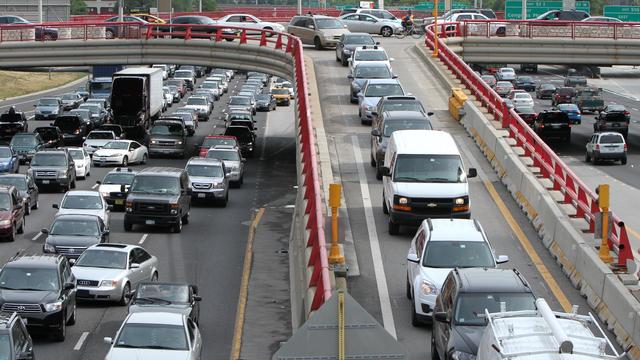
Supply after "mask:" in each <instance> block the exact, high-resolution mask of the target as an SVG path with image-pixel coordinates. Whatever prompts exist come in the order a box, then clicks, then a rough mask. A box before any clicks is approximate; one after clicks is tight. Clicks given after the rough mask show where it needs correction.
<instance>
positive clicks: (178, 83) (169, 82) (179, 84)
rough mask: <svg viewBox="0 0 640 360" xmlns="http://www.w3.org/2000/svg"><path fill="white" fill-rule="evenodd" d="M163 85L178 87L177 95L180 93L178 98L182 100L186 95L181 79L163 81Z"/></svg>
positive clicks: (184, 85) (185, 85)
mask: <svg viewBox="0 0 640 360" xmlns="http://www.w3.org/2000/svg"><path fill="white" fill-rule="evenodd" d="M165 85H175V86H176V87H178V93H180V98H183V97H184V95H185V94H186V93H187V84H186V83H185V82H184V80H182V79H169V80H167V81H165Z"/></svg>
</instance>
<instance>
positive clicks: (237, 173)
mask: <svg viewBox="0 0 640 360" xmlns="http://www.w3.org/2000/svg"><path fill="white" fill-rule="evenodd" d="M241 177H242V173H241V172H240V171H232V172H231V174H229V181H240V178H241Z"/></svg>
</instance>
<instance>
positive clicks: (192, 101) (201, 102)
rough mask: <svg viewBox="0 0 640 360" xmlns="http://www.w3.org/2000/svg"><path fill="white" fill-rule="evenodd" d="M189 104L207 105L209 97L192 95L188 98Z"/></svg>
mask: <svg viewBox="0 0 640 360" xmlns="http://www.w3.org/2000/svg"><path fill="white" fill-rule="evenodd" d="M187 105H207V99H205V98H194V97H190V98H188V99H187Z"/></svg>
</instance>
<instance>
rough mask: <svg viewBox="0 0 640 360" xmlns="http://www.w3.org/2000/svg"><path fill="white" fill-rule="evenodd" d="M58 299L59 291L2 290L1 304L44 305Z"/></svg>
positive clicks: (0, 294)
mask: <svg viewBox="0 0 640 360" xmlns="http://www.w3.org/2000/svg"><path fill="white" fill-rule="evenodd" d="M57 299H58V291H33V290H0V303H19V304H44V303H48V302H52V301H55V300H57Z"/></svg>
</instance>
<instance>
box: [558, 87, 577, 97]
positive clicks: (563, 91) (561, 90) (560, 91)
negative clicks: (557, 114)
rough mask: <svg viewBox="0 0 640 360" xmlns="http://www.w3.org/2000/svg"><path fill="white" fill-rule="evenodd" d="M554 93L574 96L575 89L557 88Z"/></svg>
mask: <svg viewBox="0 0 640 360" xmlns="http://www.w3.org/2000/svg"><path fill="white" fill-rule="evenodd" d="M556 93H557V94H559V95H562V96H567V95H568V96H574V95H575V93H576V90H575V89H574V88H559V89H556Z"/></svg>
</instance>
